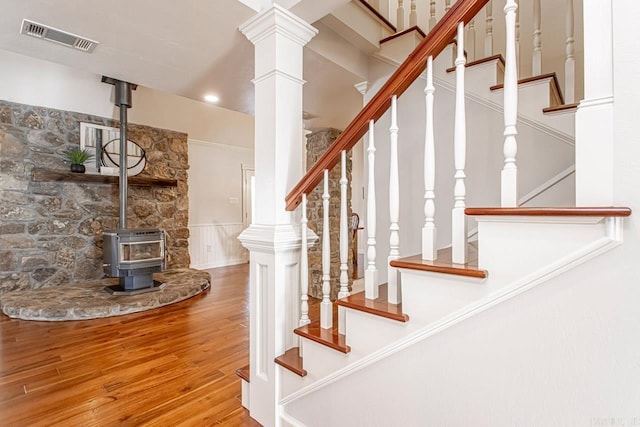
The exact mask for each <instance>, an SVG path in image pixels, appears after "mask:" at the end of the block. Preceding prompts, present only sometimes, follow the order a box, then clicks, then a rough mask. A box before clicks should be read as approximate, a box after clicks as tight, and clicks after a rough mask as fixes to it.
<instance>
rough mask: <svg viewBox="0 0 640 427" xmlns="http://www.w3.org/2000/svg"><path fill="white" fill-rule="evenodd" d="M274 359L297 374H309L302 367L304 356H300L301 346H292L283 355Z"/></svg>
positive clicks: (302, 375)
mask: <svg viewBox="0 0 640 427" xmlns="http://www.w3.org/2000/svg"><path fill="white" fill-rule="evenodd" d="M274 361H275V362H276V363H277V364H278V365H280V366H282V367H284V368H286V369H288V370H290V371H291V372H293V373H294V374H296V375H299V376H301V377H304V376H306V375H307V371H305V370H304V368H303V367H302V357H300V348H299V347H293V348H290V349H289V350H287V351H285V352H284V354H283V355H281V356H278V357H276V358H275V360H274Z"/></svg>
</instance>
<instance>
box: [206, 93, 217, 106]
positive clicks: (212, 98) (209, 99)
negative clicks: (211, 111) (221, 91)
mask: <svg viewBox="0 0 640 427" xmlns="http://www.w3.org/2000/svg"><path fill="white" fill-rule="evenodd" d="M204 100H205V101H207V102H210V103H212V104H215V103H216V102H218V101H220V98H219V97H218V96H216V95H205V96H204Z"/></svg>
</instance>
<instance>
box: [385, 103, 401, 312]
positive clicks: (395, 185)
mask: <svg viewBox="0 0 640 427" xmlns="http://www.w3.org/2000/svg"><path fill="white" fill-rule="evenodd" d="M389 132H390V140H389V150H390V156H389V162H390V165H389V219H390V221H391V226H390V227H389V258H388V262H391V261H393V260H395V259H398V258H400V226H399V225H398V218H399V217H400V183H399V177H398V97H397V96H396V95H393V98H391V127H390V128H389ZM387 266H388V269H387V272H388V274H387V276H388V277H387V282H388V285H387V286H388V301H389V302H390V303H391V304H399V303H400V302H402V291H401V289H400V283H399V280H398V271H397V270H396V269H395V268H394V267H391V266H390V265H389V264H387Z"/></svg>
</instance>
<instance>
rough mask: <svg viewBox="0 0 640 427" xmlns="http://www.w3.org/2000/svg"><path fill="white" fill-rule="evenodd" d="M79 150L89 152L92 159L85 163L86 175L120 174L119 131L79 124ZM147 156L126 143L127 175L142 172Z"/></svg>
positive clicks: (140, 148)
mask: <svg viewBox="0 0 640 427" xmlns="http://www.w3.org/2000/svg"><path fill="white" fill-rule="evenodd" d="M80 148H81V149H85V150H87V151H89V153H90V154H92V155H93V157H92V159H91V160H90V161H88V162H87V163H85V168H86V173H91V174H101V175H118V174H119V173H120V129H119V128H114V127H109V126H102V125H96V124H93V123H84V122H81V123H80ZM146 163H147V156H146V153H145V151H144V149H142V147H140V146H139V145H138V144H137V143H135V142H134V141H131V140H129V141H127V165H126V167H127V175H128V176H134V175H138V174H139V173H140V172H142V171H143V170H144V167H145V165H146Z"/></svg>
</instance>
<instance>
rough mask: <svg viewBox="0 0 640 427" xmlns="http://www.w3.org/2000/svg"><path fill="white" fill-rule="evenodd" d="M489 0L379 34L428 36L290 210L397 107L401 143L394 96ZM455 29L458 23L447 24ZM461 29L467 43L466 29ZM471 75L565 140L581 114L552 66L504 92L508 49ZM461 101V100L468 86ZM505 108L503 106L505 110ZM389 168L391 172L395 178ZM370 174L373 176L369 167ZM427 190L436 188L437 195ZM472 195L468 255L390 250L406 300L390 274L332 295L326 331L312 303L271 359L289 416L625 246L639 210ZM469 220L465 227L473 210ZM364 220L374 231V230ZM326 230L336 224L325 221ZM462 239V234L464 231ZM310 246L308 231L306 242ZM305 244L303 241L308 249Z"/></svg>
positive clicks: (490, 97) (477, 64) (491, 96)
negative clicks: (372, 292)
mask: <svg viewBox="0 0 640 427" xmlns="http://www.w3.org/2000/svg"><path fill="white" fill-rule="evenodd" d="M484 3H486V2H484V1H476V2H474V1H473V0H468V1H467V0H459V1H458V2H457V3H456V4H455V5H454V7H453V8H452V9H451V11H450V16H449V22H448V23H447V22H444V21H446V20H445V19H443V21H441V22H440V23H438V25H437V26H436V28H434V31H432V32H431V33H429V34H428V35H426V36H425V35H424V33H422V34H421V32H420V31H419V28H409V29H408V30H405V31H402V32H400V33H398V34H396V35H394V36H391V37H388V38H386V39H384V40H382V41H381V43H387V42H398V41H399V39H400V38H401V37H416V38H420V37H422V38H424V40H423V41H421V42H420V43H419V44H418V47H417V48H416V50H415V51H413V52H412V53H411V54H410V55H409V57H408V58H407V60H406V61H405V62H403V63H402V64H401V65H400V66H399V67H398V69H397V70H396V72H395V73H394V74H393V75H392V76H391V77H390V78H389V80H388V81H387V83H385V84H384V85H383V86H382V88H381V89H380V90H379V91H378V92H377V93H376V94H375V95H374V96H373V98H372V99H371V100H370V102H369V103H368V104H367V105H366V106H365V108H364V109H363V110H362V111H361V112H360V113H359V114H358V115H357V116H356V118H355V119H354V120H353V121H352V123H351V124H350V125H349V126H348V127H347V129H345V131H344V132H343V133H342V134H341V135H340V137H339V138H338V139H337V140H336V141H335V143H334V144H333V145H332V146H331V147H330V148H329V149H328V150H327V152H326V153H325V155H323V156H322V158H321V159H320V160H319V161H318V162H317V163H316V164H315V165H314V166H313V167H312V168H311V169H310V170H309V172H308V173H307V175H305V177H304V178H303V179H302V180H301V181H300V182H299V183H298V184H297V185H296V187H295V188H294V189H293V190H292V191H291V193H290V194H289V195H288V196H287V198H286V203H287V209H288V210H293V209H295V208H296V207H297V206H298V205H299V204H301V203H302V204H303V212H306V205H305V204H304V203H305V202H304V201H306V199H305V197H306V196H305V195H306V194H308V193H309V191H310V190H311V189H313V188H314V187H316V186H317V185H318V184H319V183H320V181H321V180H322V173H323V171H326V170H329V169H331V168H333V167H334V166H335V165H337V164H338V162H339V159H340V154H341V153H342V152H344V151H346V150H349V149H351V148H352V147H353V146H354V145H355V144H356V143H357V142H358V141H359V140H360V138H361V137H363V136H364V134H365V133H366V132H367V131H368V132H369V134H371V133H372V131H373V126H374V125H373V124H374V122H375V121H376V120H378V119H379V118H380V117H381V116H382V115H383V114H385V112H386V111H387V109H389V107H390V106H391V110H392V113H391V116H392V118H391V120H390V121H391V137H390V139H391V140H392V141H393V140H394V137H396V138H397V126H396V125H397V123H396V122H395V121H394V120H395V118H394V116H393V115H394V114H395V111H394V110H395V108H396V99H397V96H399V95H400V94H402V93H403V92H404V91H406V90H407V89H408V87H409V86H410V85H411V83H412V82H413V81H414V80H415V79H416V78H417V77H418V76H419V75H421V73H422V71H423V70H424V67H423V65H422V64H424V63H425V62H426V60H427V58H428V57H430V56H431V55H437V54H438V53H440V52H441V51H445V50H446V49H449V48H451V49H453V46H452V45H451V44H450V40H451V38H452V34H453V28H454V27H453V26H452V24H453V23H455V22H460V21H464V22H468V18H469V17H472V16H474V14H475V13H477V12H478V11H479V10H480V8H481V7H482V6H484ZM443 22H444V23H443ZM447 25H449V26H450V28H447V29H445V27H446V26H447ZM458 36H459V37H458V38H459V39H460V32H459V33H458ZM449 53H451V52H449ZM447 57H453V55H451V56H448V55H447ZM460 57H461V55H460V53H459V54H458V57H457V61H458V62H457V63H459V62H461V59H460ZM507 62H508V61H507ZM458 65H460V64H458ZM439 66H440V69H441V70H442V71H445V72H446V73H445V76H444V77H442V78H443V79H447V77H446V74H451V73H453V72H454V71H456V68H455V67H454V68H451V67H448V66H447V67H443V66H442V64H440V65H439ZM464 70H466V71H467V72H468V73H469V74H472V73H474V70H480V72H478V75H480V76H481V77H482V76H489V77H488V83H489V84H485V85H484V86H483V87H479V88H474V89H473V90H472V92H473V93H474V95H475V96H477V97H478V98H482V97H484V98H486V102H487V103H494V104H495V103H496V99H499V98H500V97H501V96H502V94H501V92H502V91H506V90H512V91H515V92H517V93H518V95H517V96H519V97H521V98H526V97H527V96H531V97H532V98H534V102H531V103H530V104H531V105H533V106H531V105H529V104H527V101H526V100H525V102H524V104H527V105H528V106H529V107H530V109H529V110H526V109H525V113H524V115H528V117H531V116H535V120H539V121H540V123H542V125H541V126H544V127H545V129H547V130H551V131H552V132H553V131H557V132H558V133H559V134H560V133H564V134H565V135H566V134H568V133H569V132H568V131H567V129H569V128H571V127H572V125H573V122H572V120H571V121H567V120H564V121H562V120H563V119H564V118H566V117H567V115H571V114H573V112H575V110H576V108H577V104H575V103H569V104H565V102H564V98H563V95H562V91H561V89H560V87H559V84H558V79H557V77H556V75H555V74H554V73H548V74H543V75H538V76H534V77H528V78H523V79H520V80H517V81H516V79H515V78H513V79H512V80H511V83H512V84H510V85H508V86H510V88H505V83H503V80H504V76H505V59H504V58H503V57H502V56H501V55H492V56H490V57H487V58H482V59H478V60H474V61H471V62H469V63H467V64H466V67H465V68H464ZM464 70H463V71H464ZM457 71H460V69H459V68H458V70H457ZM430 72H431V71H428V74H429V73H430ZM462 74H464V73H462ZM476 77H477V76H476ZM427 81H428V83H427V89H426V90H425V92H428V91H429V85H430V83H429V77H427ZM462 98H463V99H464V98H465V96H464V92H463V95H462ZM427 103H429V101H427ZM457 107H458V106H457V105H456V108H457ZM427 110H428V107H427ZM462 110H464V107H463V108H462ZM504 110H507V107H506V106H505V107H504ZM457 112H458V110H457V109H456V113H457ZM463 115H464V112H463ZM505 116H506V113H505ZM516 116H517V114H516ZM514 120H515V119H514ZM505 121H506V119H505ZM427 122H428V120H427ZM457 125H458V123H456V127H457ZM514 125H515V123H514ZM394 132H395V134H394ZM516 133H517V132H516ZM505 135H506V131H505ZM571 136H573V135H571ZM456 139H457V138H456ZM456 142H457V141H456ZM392 143H393V142H392ZM425 145H426V144H425ZM506 145H507V144H506V143H505V146H506ZM370 147H372V145H371V146H370ZM456 150H457V147H456ZM371 151H375V149H374V150H371ZM425 151H426V148H425ZM506 151H507V150H506V149H505V152H506ZM457 154H458V153H457V152H456V155H457ZM514 156H515V155H514ZM425 157H426V156H425ZM505 157H507V156H506V153H505ZM425 163H426V162H425ZM463 163H464V161H463ZM393 167H394V166H393V165H391V167H390V169H392V174H393ZM396 167H397V166H396ZM425 169H426V165H425ZM463 170H464V166H463V167H462V168H461V169H459V168H458V165H457V164H456V172H457V173H456V180H459V179H460V174H459V173H458V172H460V171H462V172H463ZM369 175H372V174H371V169H370V170H369ZM462 177H464V173H462ZM462 179H464V178H462ZM425 181H426V178H425ZM370 182H371V181H370ZM458 184H459V182H458V181H456V207H457V208H460V206H458V204H457V202H458V201H459V193H458ZM426 185H427V184H426V183H425V186H426ZM463 185H464V184H463ZM390 188H391V185H390ZM431 190H433V188H432V189H431ZM390 192H391V191H390ZM514 192H515V191H514ZM425 193H429V190H426V191H425ZM464 195H465V194H464V193H463V194H462V208H463V209H462V210H463V211H464V215H466V216H469V217H473V218H474V219H475V220H476V221H477V222H478V240H477V242H467V246H466V251H465V254H466V256H465V257H464V262H454V259H455V257H454V255H453V253H454V249H453V248H444V249H440V250H438V251H437V256H436V257H434V258H435V259H425V256H424V255H423V254H417V255H413V256H409V257H399V256H395V257H394V256H392V255H390V256H389V262H388V265H389V267H390V270H389V275H390V277H393V279H396V278H397V281H398V289H400V291H399V294H400V300H401V301H402V302H400V303H397V304H394V303H391V301H395V300H394V298H396V296H393V297H392V296H390V294H391V293H392V292H393V289H394V288H393V285H392V284H391V283H392V280H391V278H390V280H389V284H387V283H385V284H382V285H380V286H379V287H378V292H379V295H378V297H377V298H371V297H370V298H367V293H366V292H360V293H356V294H353V295H350V296H348V297H344V298H340V299H338V300H337V301H335V302H334V303H333V305H332V308H333V312H332V315H333V324H332V326H331V327H330V328H322V327H321V324H320V314H319V312H320V302H319V301H318V300H316V301H313V302H312V301H311V299H310V309H309V317H310V319H311V323H309V324H306V325H303V326H300V327H298V328H296V329H295V330H294V331H293V333H294V334H295V335H296V336H297V337H298V340H299V346H294V347H291V348H289V349H287V350H286V351H285V353H284V354H282V355H279V356H278V357H276V358H275V360H274V362H275V363H276V364H277V365H279V366H280V367H282V368H284V370H283V371H282V372H283V374H282V377H281V380H282V394H281V396H282V399H281V400H280V402H279V405H281V407H282V410H283V414H285V413H286V412H287V409H288V408H289V407H290V406H291V405H295V404H296V403H297V402H300V401H303V400H304V399H305V398H308V397H309V396H310V395H313V394H314V393H316V392H317V391H318V390H321V389H323V388H324V387H328V386H329V385H331V384H333V383H334V382H336V381H341V380H345V379H346V381H348V378H349V377H350V375H352V374H353V373H354V372H356V371H359V370H362V369H367V368H369V367H372V366H374V365H375V364H376V363H379V362H381V361H383V360H385V359H387V358H389V357H391V356H393V355H396V354H398V353H400V352H401V351H403V350H405V349H407V348H409V347H411V346H415V345H417V344H418V343H421V342H422V341H424V340H426V339H427V338H430V337H432V336H433V335H435V334H438V333H440V332H442V331H443V330H446V329H448V328H450V327H452V326H454V325H457V324H458V323H460V322H463V321H465V320H466V319H468V318H470V317H472V316H475V315H477V314H479V313H481V312H484V311H485V310H488V309H490V308H492V307H494V306H496V305H498V304H501V303H503V302H505V301H507V300H509V299H512V298H515V297H516V296H518V295H520V294H522V293H523V292H525V291H527V290H529V289H532V288H534V287H536V286H538V285H540V284H542V283H544V282H546V281H548V280H549V279H550V278H554V277H557V276H559V275H562V274H564V273H565V272H567V271H569V270H570V269H572V268H575V267H576V266H578V265H580V264H582V263H585V262H587V261H589V260H591V259H593V258H595V257H596V256H598V255H600V254H602V253H604V252H606V251H608V250H611V249H613V248H614V247H616V246H617V245H620V244H621V242H622V239H621V235H622V221H621V218H624V217H627V216H629V215H630V214H631V210H630V209H629V208H624V207H560V208H559V207H540V208H529V207H489V208H466V206H465V203H464ZM425 198H426V196H425ZM327 199H328V197H327ZM393 204H394V202H393V201H391V202H390V205H391V207H390V210H393V206H392V205H393ZM396 208H397V206H396ZM426 211H427V208H426V207H425V212H426ZM304 215H305V214H303V216H304ZM374 215H375V214H374ZM393 215H394V214H393V213H392V214H390V216H391V217H392V220H391V222H392V225H391V230H392V233H393V232H394V230H395V229H394V227H396V226H397V222H398V220H397V213H396V214H395V216H396V218H395V221H394V219H393ZM425 215H427V214H426V213H425ZM431 220H433V218H431ZM464 221H465V224H466V217H465V220H464ZM303 223H304V222H303ZM367 227H368V228H371V226H370V225H367ZM367 227H365V228H367ZM325 228H328V219H327V220H326V222H325ZM452 228H453V227H452ZM373 229H375V223H374V227H373ZM396 231H397V230H396ZM423 232H424V229H423ZM423 236H424V234H423ZM464 238H465V241H466V240H467V239H466V238H467V233H466V229H465V230H464ZM452 240H453V239H452ZM304 241H306V238H303V242H304ZM454 244H455V243H454ZM374 245H375V243H374ZM390 246H392V244H391V243H390ZM304 250H305V247H304V244H303V253H304ZM374 253H375V252H374ZM385 255H386V254H383V256H385ZM374 259H375V255H374ZM365 274H366V273H365ZM309 399H311V397H309ZM291 424H292V425H297V424H295V423H291Z"/></svg>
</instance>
